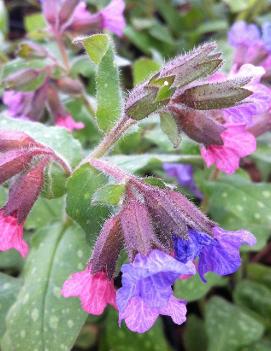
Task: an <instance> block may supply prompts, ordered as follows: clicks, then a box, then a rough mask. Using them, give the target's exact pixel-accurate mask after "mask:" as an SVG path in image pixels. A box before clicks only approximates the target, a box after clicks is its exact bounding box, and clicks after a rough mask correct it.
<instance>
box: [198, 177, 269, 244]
mask: <svg viewBox="0 0 271 351" xmlns="http://www.w3.org/2000/svg"><path fill="white" fill-rule="evenodd" d="M197 183H198V184H199V186H200V187H201V189H202V191H203V192H204V193H205V194H206V196H207V197H208V213H209V214H210V215H211V216H212V218H213V219H214V220H215V221H217V222H218V223H219V224H220V225H221V226H223V227H225V228H226V229H232V230H237V229H240V228H244V229H247V230H250V231H251V232H252V233H253V234H254V235H255V236H256V238H257V244H256V245H255V246H253V248H252V249H253V250H255V249H259V248H261V247H263V245H265V243H266V240H267V239H268V237H269V235H270V229H271V215H270V213H271V201H270V199H271V185H270V184H269V183H253V182H252V181H251V180H250V179H247V178H244V177H241V176H240V175H238V174H235V175H233V176H221V177H220V178H219V179H218V180H217V181H204V177H202V174H201V172H199V173H198V175H197Z"/></svg>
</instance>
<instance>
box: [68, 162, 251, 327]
mask: <svg viewBox="0 0 271 351" xmlns="http://www.w3.org/2000/svg"><path fill="white" fill-rule="evenodd" d="M90 162H91V164H92V165H93V166H94V167H95V168H97V169H99V170H100V171H102V172H104V173H105V174H107V175H110V176H112V177H114V178H115V179H117V180H118V181H120V180H121V179H122V180H123V181H124V182H125V193H124V196H123V201H122V205H121V207H120V209H119V211H118V212H117V213H116V214H115V215H113V216H112V217H111V218H110V219H108V220H107V221H106V222H105V224H104V226H103V228H102V230H101V233H100V236H99V237H98V239H97V241H96V244H95V246H94V249H93V253H92V256H91V258H90V263H89V266H88V268H87V269H86V270H85V271H83V272H79V273H76V274H74V275H72V276H71V277H70V278H69V279H68V280H67V281H66V282H65V283H64V286H63V289H62V294H63V296H65V297H69V296H78V297H79V298H80V300H81V303H82V307H83V309H84V310H85V311H87V312H90V313H94V314H98V313H99V314H100V313H102V312H103V310H104V307H105V305H106V304H111V305H113V306H114V307H115V308H117V310H118V312H119V321H120V322H121V321H122V320H125V322H126V325H127V327H128V328H129V329H131V330H132V331H135V332H139V333H142V332H145V331H147V330H148V329H150V328H151V327H152V325H153V324H154V323H155V321H156V319H157V317H158V316H159V315H168V316H170V317H171V318H172V320H173V321H174V322H175V323H177V324H182V323H183V322H184V321H185V319H186V317H185V316H186V306H185V301H182V300H179V299H177V298H176V297H174V295H173V291H172V288H171V286H172V285H173V284H174V282H175V281H176V280H177V279H179V278H180V276H182V275H186V276H190V275H193V274H195V273H196V269H197V270H198V272H199V274H200V276H201V278H202V279H203V281H205V278H204V275H205V273H207V272H215V273H217V274H220V275H227V274H231V273H234V272H235V271H236V270H237V269H238V268H239V266H240V264H241V259H240V253H239V249H240V246H241V245H243V244H247V245H250V246H252V245H254V244H255V243H256V240H255V237H254V236H253V235H252V234H251V233H249V232H247V231H245V230H239V231H226V230H223V229H222V228H220V227H218V226H217V224H216V223H214V222H212V221H211V220H210V219H208V218H207V217H206V216H205V215H204V214H203V213H202V212H201V211H200V210H198V209H197V207H196V206H195V205H193V204H192V203H191V202H190V201H189V200H187V199H186V198H185V197H184V196H183V195H182V194H180V193H178V192H175V191H172V190H169V189H167V188H159V187H154V186H151V185H148V184H146V183H145V182H144V180H143V179H139V178H136V177H134V176H131V175H129V174H125V173H123V172H122V171H120V170H118V169H117V168H115V167H112V166H111V165H109V164H107V163H106V162H105V161H99V160H92V161H90ZM123 247H124V248H125V250H126V252H127V254H128V258H129V261H130V263H129V264H124V265H123V266H122V268H121V272H122V287H121V288H120V289H118V290H117V291H116V305H115V302H114V301H115V300H114V299H115V291H114V289H113V288H112V286H113V285H112V284H113V281H112V277H113V276H114V274H115V273H116V262H117V260H118V256H119V254H120V251H121V249H122V248H123ZM196 259H198V260H199V262H198V265H196V266H195V265H194V263H195V260H196ZM98 276H99V277H101V279H102V281H101V283H100V284H101V285H103V286H104V290H103V291H104V293H103V294H100V295H99V288H100V285H97V286H96V284H95V283H94V280H95V277H98ZM102 277H103V278H102ZM92 311H94V312H92Z"/></svg>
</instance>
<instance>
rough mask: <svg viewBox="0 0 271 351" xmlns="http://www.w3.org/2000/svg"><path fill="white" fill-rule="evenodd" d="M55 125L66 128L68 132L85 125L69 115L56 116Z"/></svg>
mask: <svg viewBox="0 0 271 351" xmlns="http://www.w3.org/2000/svg"><path fill="white" fill-rule="evenodd" d="M56 125H57V126H58V127H62V128H65V129H67V130H68V131H69V132H73V131H74V130H78V129H83V128H84V127H85V125H84V123H83V122H76V121H75V120H74V119H73V118H72V116H70V115H67V116H63V117H62V116H61V117H57V118H56Z"/></svg>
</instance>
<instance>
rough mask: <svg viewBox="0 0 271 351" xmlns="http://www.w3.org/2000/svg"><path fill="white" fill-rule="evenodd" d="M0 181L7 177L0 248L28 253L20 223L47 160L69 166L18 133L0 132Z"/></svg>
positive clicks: (40, 183) (0, 214) (40, 184)
mask: <svg viewBox="0 0 271 351" xmlns="http://www.w3.org/2000/svg"><path fill="white" fill-rule="evenodd" d="M0 153H1V161H0V184H3V183H5V182H6V181H8V180H11V185H10V189H9V195H8V200H7V202H6V204H5V205H4V207H2V208H1V209H0V224H1V233H0V251H6V250H9V249H12V248H13V249H16V250H17V251H18V252H19V253H20V254H21V255H22V256H26V255H27V253H28V245H27V243H26V242H25V241H24V240H23V226H24V222H25V220H26V218H27V216H28V214H29V212H30V211H31V208H32V207H33V205H34V203H35V201H36V200H37V198H38V196H39V194H40V193H41V191H42V189H43V185H44V181H45V172H46V168H47V166H48V164H49V163H50V162H58V163H59V164H60V165H61V166H62V167H63V169H64V170H65V172H68V173H69V167H68V166H67V164H66V163H65V162H64V161H63V160H62V159H60V158H59V157H58V156H57V155H56V154H55V153H54V152H53V150H51V149H49V148H48V147H45V146H44V145H42V144H40V143H37V142H36V141H35V140H34V139H32V138H31V137H29V136H28V135H26V134H25V133H22V132H15V131H14V132H2V131H1V132H0Z"/></svg>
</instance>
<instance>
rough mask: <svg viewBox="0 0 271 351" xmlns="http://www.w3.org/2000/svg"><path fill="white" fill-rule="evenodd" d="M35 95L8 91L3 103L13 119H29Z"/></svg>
mask: <svg viewBox="0 0 271 351" xmlns="http://www.w3.org/2000/svg"><path fill="white" fill-rule="evenodd" d="M33 96H34V93H32V92H20V91H15V90H7V91H5V92H4V94H3V102H4V104H5V105H6V106H7V108H8V113H9V115H10V116H11V117H20V118H26V119H27V118H28V116H27V114H28V113H29V112H30V106H31V102H32V99H33Z"/></svg>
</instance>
